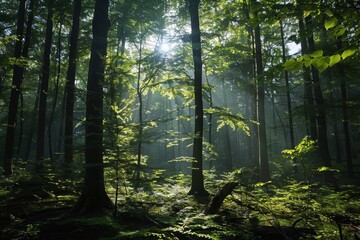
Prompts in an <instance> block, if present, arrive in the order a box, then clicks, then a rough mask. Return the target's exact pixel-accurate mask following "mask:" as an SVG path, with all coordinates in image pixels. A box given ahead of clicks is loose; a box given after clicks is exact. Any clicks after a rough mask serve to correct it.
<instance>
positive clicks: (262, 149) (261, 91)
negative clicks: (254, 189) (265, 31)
mask: <svg viewBox="0 0 360 240" xmlns="http://www.w3.org/2000/svg"><path fill="white" fill-rule="evenodd" d="M260 36H261V35H260V26H259V25H257V26H256V28H255V59H256V80H257V120H258V122H259V125H258V142H259V146H258V147H259V168H260V169H259V170H260V181H262V182H266V181H269V180H270V179H271V178H270V169H269V159H268V150H267V140H266V125H265V118H266V116H265V83H264V76H263V64H262V53H261V38H260Z"/></svg>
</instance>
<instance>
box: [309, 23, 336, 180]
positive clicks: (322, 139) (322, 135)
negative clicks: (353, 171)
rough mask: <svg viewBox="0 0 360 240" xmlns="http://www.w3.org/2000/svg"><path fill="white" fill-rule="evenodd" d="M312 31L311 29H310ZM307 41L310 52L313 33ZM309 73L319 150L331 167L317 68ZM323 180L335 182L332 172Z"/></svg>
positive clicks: (326, 163)
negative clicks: (312, 83)
mask: <svg viewBox="0 0 360 240" xmlns="http://www.w3.org/2000/svg"><path fill="white" fill-rule="evenodd" d="M306 27H307V28H308V29H307V30H308V32H310V29H311V17H308V18H307V19H306ZM311 32H312V29H311ZM308 42H309V50H310V52H314V51H315V50H316V47H315V41H314V37H313V35H311V36H310V37H309V38H308ZM311 73H312V77H313V81H314V93H315V95H314V97H315V102H316V110H317V116H316V120H317V123H318V134H319V135H318V136H319V150H320V156H321V159H322V162H323V164H324V166H325V167H329V168H331V167H332V166H331V156H330V151H329V143H328V137H327V125H326V114H325V104H324V98H323V94H322V90H321V86H320V76H319V72H318V70H317V69H316V68H315V67H314V66H311ZM325 182H327V183H331V184H335V183H336V180H335V176H334V173H333V172H329V171H328V172H325Z"/></svg>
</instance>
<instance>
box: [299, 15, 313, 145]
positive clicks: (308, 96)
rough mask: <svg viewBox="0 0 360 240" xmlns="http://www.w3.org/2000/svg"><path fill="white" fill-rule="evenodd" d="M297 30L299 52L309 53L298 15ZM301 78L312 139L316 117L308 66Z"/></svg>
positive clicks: (301, 20) (309, 133)
mask: <svg viewBox="0 0 360 240" xmlns="http://www.w3.org/2000/svg"><path fill="white" fill-rule="evenodd" d="M299 32H300V38H301V54H302V55H305V54H308V53H309V50H308V44H307V41H306V30H305V26H304V21H303V19H302V17H299ZM303 79H304V98H305V101H304V105H305V108H304V112H305V122H306V131H307V134H308V135H310V136H311V138H312V139H317V127H316V118H315V113H314V95H313V84H312V79H311V74H310V70H309V68H306V67H303Z"/></svg>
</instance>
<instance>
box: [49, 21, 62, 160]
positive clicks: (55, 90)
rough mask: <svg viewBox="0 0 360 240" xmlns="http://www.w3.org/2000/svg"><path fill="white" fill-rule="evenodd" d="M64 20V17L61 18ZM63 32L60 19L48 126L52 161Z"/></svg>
mask: <svg viewBox="0 0 360 240" xmlns="http://www.w3.org/2000/svg"><path fill="white" fill-rule="evenodd" d="M61 18H62V16H61ZM61 30H62V19H60V23H59V31H58V42H57V73H56V81H55V89H54V102H53V105H52V109H51V114H50V119H49V124H48V135H49V138H48V144H49V156H50V159H51V160H54V159H55V158H54V154H53V144H52V124H53V120H54V114H55V109H56V105H57V100H58V95H59V83H60V74H61Z"/></svg>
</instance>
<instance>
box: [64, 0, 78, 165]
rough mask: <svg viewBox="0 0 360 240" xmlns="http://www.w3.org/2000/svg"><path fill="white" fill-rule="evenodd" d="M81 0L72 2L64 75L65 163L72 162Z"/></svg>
mask: <svg viewBox="0 0 360 240" xmlns="http://www.w3.org/2000/svg"><path fill="white" fill-rule="evenodd" d="M81 5H82V2H81V0H74V13H73V19H72V29H71V34H70V51H69V66H68V69H67V73H66V86H65V87H66V90H65V91H66V95H65V96H66V106H65V139H64V145H65V148H64V154H65V156H64V158H65V162H66V163H68V164H69V163H71V162H72V161H73V155H74V142H73V141H74V140H73V137H74V136H73V135H74V101H75V75H76V63H77V51H78V50H77V49H78V47H77V45H78V38H79V27H80V13H81Z"/></svg>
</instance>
